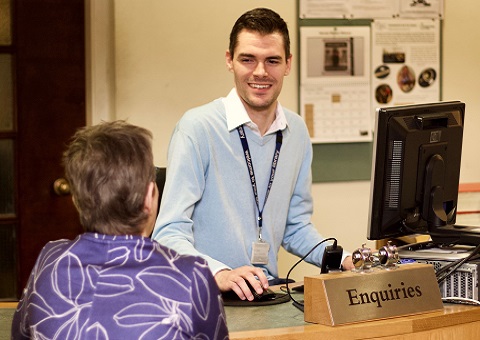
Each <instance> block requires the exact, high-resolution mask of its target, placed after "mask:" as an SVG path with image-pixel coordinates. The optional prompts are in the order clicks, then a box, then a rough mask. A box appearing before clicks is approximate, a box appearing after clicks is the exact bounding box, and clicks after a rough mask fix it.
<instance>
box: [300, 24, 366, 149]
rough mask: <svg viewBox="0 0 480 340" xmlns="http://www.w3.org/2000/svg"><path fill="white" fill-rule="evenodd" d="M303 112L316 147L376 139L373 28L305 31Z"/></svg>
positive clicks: (302, 81) (303, 41)
mask: <svg viewBox="0 0 480 340" xmlns="http://www.w3.org/2000/svg"><path fill="white" fill-rule="evenodd" d="M300 37H301V38H300V39H301V53H300V55H301V60H300V77H301V84H300V112H301V115H302V117H303V118H304V119H305V122H306V124H307V128H308V130H309V133H310V137H311V140H312V142H313V143H346V142H348V143H351V142H368V141H371V140H372V129H371V112H370V110H371V105H370V97H371V96H370V27H369V26H340V27H335V26H334V27H329V26H322V27H301V28H300Z"/></svg>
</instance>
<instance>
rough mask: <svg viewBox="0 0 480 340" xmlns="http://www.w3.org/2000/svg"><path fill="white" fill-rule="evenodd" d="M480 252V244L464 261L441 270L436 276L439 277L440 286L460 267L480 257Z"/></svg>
mask: <svg viewBox="0 0 480 340" xmlns="http://www.w3.org/2000/svg"><path fill="white" fill-rule="evenodd" d="M479 252H480V244H479V245H477V246H476V247H475V249H474V250H472V252H471V253H470V254H469V255H468V256H466V257H464V258H463V259H460V260H457V261H454V262H452V263H450V264H447V265H446V266H443V267H442V268H440V269H439V270H438V271H437V272H436V273H435V276H436V277H437V282H438V284H440V283H442V282H443V281H444V280H445V279H446V278H447V277H449V276H450V275H452V274H453V273H454V272H455V271H456V270H457V269H458V268H459V267H460V266H462V265H463V264H464V263H465V262H467V261H469V260H471V259H472V258H473V257H474V256H476V255H478V253H479Z"/></svg>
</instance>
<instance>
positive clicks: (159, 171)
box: [155, 167, 167, 216]
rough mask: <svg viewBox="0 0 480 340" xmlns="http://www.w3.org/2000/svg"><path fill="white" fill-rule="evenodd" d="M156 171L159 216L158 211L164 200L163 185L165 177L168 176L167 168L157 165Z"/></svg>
mask: <svg viewBox="0 0 480 340" xmlns="http://www.w3.org/2000/svg"><path fill="white" fill-rule="evenodd" d="M155 173H156V178H155V182H156V183H157V187H158V210H157V216H158V212H159V211H160V201H161V200H162V194H163V187H164V186H165V178H166V176H167V168H159V167H155Z"/></svg>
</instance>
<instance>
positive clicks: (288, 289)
mask: <svg viewBox="0 0 480 340" xmlns="http://www.w3.org/2000/svg"><path fill="white" fill-rule="evenodd" d="M326 241H334V242H333V247H334V248H336V247H337V239H336V238H334V237H330V238H326V239H324V240H322V241H320V242H318V243H317V244H316V245H315V246H314V247H313V248H312V249H310V251H309V252H308V253H307V254H306V255H305V256H304V257H302V258H301V259H300V260H298V261H297V263H295V264H294V265H293V266H292V267H291V268H290V270H289V271H288V273H287V277H286V280H287V282H286V283H285V286H286V287H287V294H288V296H289V297H290V299H292V301H293V304H296V305H300V306H303V303H301V302H298V301H297V300H295V299H294V298H293V296H292V294H291V292H290V288H288V277H289V276H290V273H291V272H292V270H293V268H295V267H296V266H297V265H298V264H299V263H300V262H302V261H303V260H305V258H306V257H307V256H308V255H310V254H311V253H312V251H314V250H315V249H316V248H317V247H318V246H319V245H321V244H322V243H324V242H326Z"/></svg>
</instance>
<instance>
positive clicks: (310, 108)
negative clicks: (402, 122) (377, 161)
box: [298, 0, 443, 182]
mask: <svg viewBox="0 0 480 340" xmlns="http://www.w3.org/2000/svg"><path fill="white" fill-rule="evenodd" d="M298 13H299V18H298V41H299V56H300V57H299V60H300V63H299V77H300V86H299V99H300V100H299V112H300V114H301V115H302V117H303V118H304V120H305V123H306V125H307V127H308V129H309V133H310V137H311V140H312V144H313V157H314V159H313V164H312V174H313V181H314V182H331V181H355V180H370V176H371V163H372V151H373V150H372V149H373V137H374V125H375V112H376V109H377V108H378V107H385V106H394V105H402V104H414V103H422V102H423V103H425V102H435V101H438V100H440V88H441V87H440V75H441V70H440V65H441V62H440V51H441V49H440V40H441V19H443V1H442V0H435V1H423V2H418V1H406V0H382V1H371V0H369V1H362V0H355V1H354V0H347V1H344V0H342V1H340V0H338V1H335V0H328V1H327V0H299V1H298Z"/></svg>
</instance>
